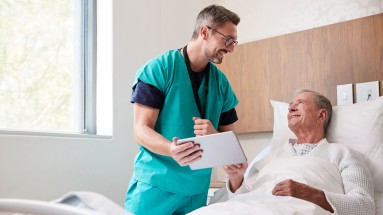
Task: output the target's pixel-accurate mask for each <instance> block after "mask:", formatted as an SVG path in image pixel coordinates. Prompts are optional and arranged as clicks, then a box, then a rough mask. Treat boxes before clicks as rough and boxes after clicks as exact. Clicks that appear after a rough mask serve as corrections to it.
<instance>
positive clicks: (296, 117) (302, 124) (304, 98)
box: [287, 92, 320, 133]
mask: <svg viewBox="0 0 383 215" xmlns="http://www.w3.org/2000/svg"><path fill="white" fill-rule="evenodd" d="M319 114H320V109H319V108H317V106H316V105H315V103H314V94H313V93H311V92H304V93H300V94H298V95H297V96H296V97H295V99H294V100H293V101H292V102H291V103H290V107H289V112H288V114H287V119H288V125H289V128H290V129H291V130H292V131H293V132H294V133H295V132H300V131H305V130H308V131H310V130H312V129H313V128H315V127H316V126H317V123H316V122H317V118H318V116H319Z"/></svg>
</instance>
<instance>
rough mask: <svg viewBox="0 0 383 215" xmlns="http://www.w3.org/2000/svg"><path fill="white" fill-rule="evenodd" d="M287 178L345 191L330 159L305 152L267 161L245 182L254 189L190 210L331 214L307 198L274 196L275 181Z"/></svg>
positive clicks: (196, 213) (200, 213)
mask: <svg viewBox="0 0 383 215" xmlns="http://www.w3.org/2000/svg"><path fill="white" fill-rule="evenodd" d="M288 178H292V179H293V180H295V181H298V182H301V183H305V184H308V185H310V186H313V187H322V188H323V190H327V191H330V192H336V193H343V186H342V182H341V178H340V174H339V172H338V170H337V168H336V167H335V166H334V165H333V164H331V163H330V162H328V161H325V160H322V159H317V158H308V157H305V156H303V157H288V158H279V159H275V160H274V161H272V162H270V163H268V164H267V165H265V166H264V167H263V168H262V170H261V171H260V172H259V174H258V176H257V177H256V178H255V180H252V181H250V183H247V184H246V186H247V187H249V186H250V187H251V190H252V192H248V193H243V194H239V195H236V196H235V197H234V198H232V199H230V200H229V201H226V202H221V203H215V204H212V205H209V206H206V207H203V208H200V209H198V210H195V211H193V212H192V213H190V214H193V215H205V214H206V215H208V214H220V215H221V214H262V215H267V214H283V215H290V214H295V215H297V214H302V215H327V214H331V213H329V212H328V211H326V210H324V209H322V208H321V207H319V206H317V205H316V204H313V203H311V202H308V201H305V200H301V199H297V198H294V197H286V196H273V195H272V194H271V190H272V189H273V188H274V186H275V184H277V183H279V182H280V181H282V180H285V179H288Z"/></svg>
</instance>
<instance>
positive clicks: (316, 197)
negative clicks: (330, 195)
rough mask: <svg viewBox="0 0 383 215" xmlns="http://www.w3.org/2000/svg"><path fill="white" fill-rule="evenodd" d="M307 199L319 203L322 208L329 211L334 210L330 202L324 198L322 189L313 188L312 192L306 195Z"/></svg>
mask: <svg viewBox="0 0 383 215" xmlns="http://www.w3.org/2000/svg"><path fill="white" fill-rule="evenodd" d="M306 198H307V199H304V200H307V201H310V202H312V203H314V204H317V205H319V206H320V207H322V208H323V209H325V210H327V211H330V212H331V213H333V212H334V210H333V208H332V207H331V205H330V203H329V202H328V201H327V199H326V195H325V194H324V192H323V191H321V190H317V189H314V191H313V193H312V194H311V195H309V196H307V197H306Z"/></svg>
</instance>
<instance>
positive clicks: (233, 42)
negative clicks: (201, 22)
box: [206, 26, 238, 47]
mask: <svg viewBox="0 0 383 215" xmlns="http://www.w3.org/2000/svg"><path fill="white" fill-rule="evenodd" d="M206 27H207V28H208V29H210V30H213V31H215V32H217V33H218V34H220V35H222V36H223V37H225V40H226V44H225V45H226V47H229V46H231V45H234V46H236V45H237V44H238V40H234V39H233V38H231V37H229V36H227V35H224V34H222V33H221V32H219V31H217V30H216V29H215V28H212V27H210V26H206Z"/></svg>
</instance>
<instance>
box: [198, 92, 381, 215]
mask: <svg viewBox="0 0 383 215" xmlns="http://www.w3.org/2000/svg"><path fill="white" fill-rule="evenodd" d="M271 104H272V107H273V110H274V127H273V136H272V140H271V143H270V145H269V146H267V147H266V148H265V149H264V150H263V151H261V153H259V154H258V155H257V156H256V157H255V158H254V160H253V161H252V162H251V163H250V164H249V167H248V169H247V171H246V173H245V177H246V175H249V174H252V171H253V168H252V167H254V165H255V164H256V163H257V162H258V161H259V160H260V159H261V158H263V157H264V156H266V155H267V154H268V153H269V152H270V151H271V150H273V149H275V148H278V147H282V145H283V143H285V141H286V140H287V139H296V136H295V135H294V134H293V133H292V132H291V130H290V129H289V128H288V122H287V112H288V106H289V104H288V103H284V102H279V101H271ZM326 138H327V140H328V141H329V142H330V143H331V142H336V143H343V144H345V145H347V146H348V147H350V148H352V149H354V150H355V151H357V152H359V153H360V154H361V155H362V156H363V157H364V159H365V160H366V163H367V166H368V168H369V170H370V172H371V174H372V177H373V182H374V191H375V193H374V197H375V210H376V214H377V215H383V97H379V98H378V99H376V100H373V101H367V102H360V103H356V104H353V105H347V106H335V107H333V115H332V120H331V123H330V125H329V128H328V130H327V135H326ZM225 189H226V188H222V189H221V190H218V191H216V192H215V194H214V196H213V197H212V198H211V200H210V204H211V205H214V204H215V203H217V202H222V201H226V200H227V194H226V192H225ZM244 201H248V199H244ZM234 204H235V203H234ZM241 206H243V205H241ZM208 207H209V206H208ZM212 208H213V206H212ZM241 210H242V212H245V209H244V208H241ZM226 211H227V208H225V212H226ZM197 214H204V213H197ZM248 214H251V211H249V213H248ZM282 214H288V212H286V213H282ZM292 214H295V213H292ZM313 214H315V213H313Z"/></svg>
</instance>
